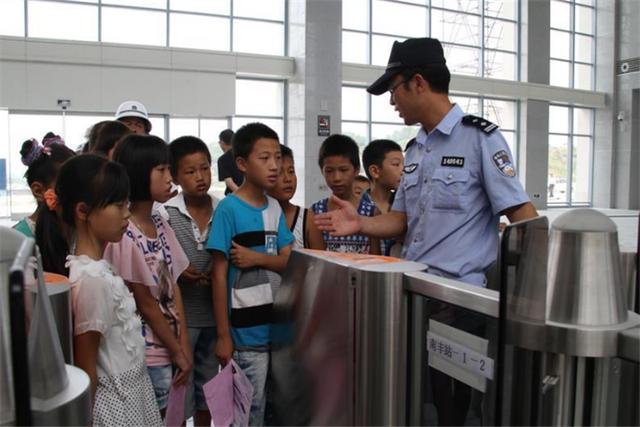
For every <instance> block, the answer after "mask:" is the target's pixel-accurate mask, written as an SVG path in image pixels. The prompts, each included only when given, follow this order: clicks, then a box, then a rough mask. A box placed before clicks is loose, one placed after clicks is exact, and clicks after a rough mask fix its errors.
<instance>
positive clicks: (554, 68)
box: [549, 60, 571, 87]
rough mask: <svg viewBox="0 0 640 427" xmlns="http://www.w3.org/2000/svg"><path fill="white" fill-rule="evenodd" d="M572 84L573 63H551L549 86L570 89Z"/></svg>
mask: <svg viewBox="0 0 640 427" xmlns="http://www.w3.org/2000/svg"><path fill="white" fill-rule="evenodd" d="M570 82H571V63H570V62H567V61H553V60H552V61H551V64H550V67H549V84H550V85H551V86H564V87H569V85H570Z"/></svg>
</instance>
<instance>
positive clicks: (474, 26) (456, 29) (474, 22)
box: [431, 9, 482, 59]
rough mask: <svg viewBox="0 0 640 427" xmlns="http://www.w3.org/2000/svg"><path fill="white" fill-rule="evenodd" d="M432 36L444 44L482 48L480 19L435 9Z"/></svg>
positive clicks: (432, 14) (433, 11) (432, 12)
mask: <svg viewBox="0 0 640 427" xmlns="http://www.w3.org/2000/svg"><path fill="white" fill-rule="evenodd" d="M431 36H432V37H435V38H437V39H439V40H440V41H442V42H451V43H456V44H464V45H470V46H480V44H481V41H482V40H481V39H480V17H479V16H475V15H467V14H464V13H456V12H448V11H443V10H437V9H433V10H432V11H431ZM447 59H448V57H447Z"/></svg>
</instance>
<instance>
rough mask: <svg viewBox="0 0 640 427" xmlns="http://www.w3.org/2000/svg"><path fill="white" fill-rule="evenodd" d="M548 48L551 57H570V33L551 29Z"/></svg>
mask: <svg viewBox="0 0 640 427" xmlns="http://www.w3.org/2000/svg"><path fill="white" fill-rule="evenodd" d="M549 48H550V52H549V54H550V55H551V57H552V58H557V59H571V33H568V32H566V31H555V30H551V34H550V35H549Z"/></svg>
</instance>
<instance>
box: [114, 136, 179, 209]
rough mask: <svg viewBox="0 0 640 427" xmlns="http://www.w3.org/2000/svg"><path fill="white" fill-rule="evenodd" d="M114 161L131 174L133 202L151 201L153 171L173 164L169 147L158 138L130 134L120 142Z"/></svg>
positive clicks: (131, 198)
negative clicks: (161, 166)
mask: <svg viewBox="0 0 640 427" xmlns="http://www.w3.org/2000/svg"><path fill="white" fill-rule="evenodd" d="M113 160H114V161H115V162H118V163H120V164H122V165H123V166H124V168H125V169H126V171H127V174H129V180H130V182H131V192H130V194H129V200H131V201H132V202H139V201H146V200H151V192H150V187H151V171H152V170H153V168H155V167H156V166H158V165H162V164H171V153H170V152H169V146H168V145H167V144H166V143H165V142H164V141H163V140H162V139H161V138H158V137H157V136H153V135H137V134H129V135H127V136H125V137H124V138H123V139H121V140H120V142H118V145H117V146H116V149H115V150H114V152H113Z"/></svg>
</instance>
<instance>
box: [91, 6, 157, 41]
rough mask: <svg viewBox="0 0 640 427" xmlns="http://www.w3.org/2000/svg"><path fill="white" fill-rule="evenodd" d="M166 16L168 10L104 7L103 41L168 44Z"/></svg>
mask: <svg viewBox="0 0 640 427" xmlns="http://www.w3.org/2000/svg"><path fill="white" fill-rule="evenodd" d="M166 16H167V15H166V12H152V11H147V10H136V9H125V8H120V7H103V8H102V41H103V42H110V43H126V44H139V45H151V46H166V43H167V18H166ZM143 23H144V24H143Z"/></svg>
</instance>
